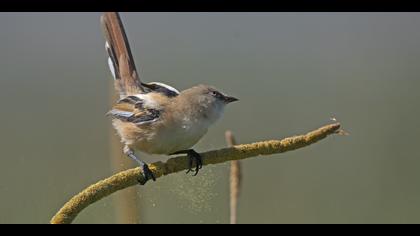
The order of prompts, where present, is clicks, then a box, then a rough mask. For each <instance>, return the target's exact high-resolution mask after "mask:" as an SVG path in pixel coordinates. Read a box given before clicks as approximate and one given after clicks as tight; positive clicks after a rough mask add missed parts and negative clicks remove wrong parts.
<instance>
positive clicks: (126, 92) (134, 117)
mask: <svg viewBox="0 0 420 236" xmlns="http://www.w3.org/2000/svg"><path fill="white" fill-rule="evenodd" d="M101 25H102V29H103V31H104V35H105V39H106V42H105V49H106V52H107V53H108V65H109V69H110V71H111V73H112V76H113V77H114V81H115V89H116V90H117V91H118V93H119V95H120V100H119V101H118V103H117V105H116V106H114V109H112V110H111V111H110V112H108V113H107V114H108V115H111V116H112V117H113V118H116V119H120V120H123V121H127V122H133V123H136V124H146V123H149V122H152V121H155V120H156V119H158V118H159V114H160V111H159V110H158V109H156V108H153V107H147V106H144V104H147V103H148V101H145V99H148V96H144V95H145V94H147V93H151V92H156V93H161V94H164V95H165V96H167V97H176V96H178V95H179V91H178V90H177V89H175V88H173V87H171V86H169V85H167V84H164V83H160V82H151V83H144V82H142V81H141V80H140V77H139V75H138V73H137V70H136V66H135V63H134V59H133V55H132V54H131V50H130V46H129V43H128V39H127V36H126V34H125V30H124V27H123V24H122V21H121V18H120V16H119V14H118V13H117V12H107V13H104V14H103V15H102V17H101ZM124 104H126V105H124Z"/></svg>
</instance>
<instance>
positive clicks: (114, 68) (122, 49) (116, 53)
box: [101, 12, 144, 98]
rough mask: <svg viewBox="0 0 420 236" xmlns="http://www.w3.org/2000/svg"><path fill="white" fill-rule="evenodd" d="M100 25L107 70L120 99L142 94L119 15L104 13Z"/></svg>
mask: <svg viewBox="0 0 420 236" xmlns="http://www.w3.org/2000/svg"><path fill="white" fill-rule="evenodd" d="M101 25H102V29H103V32H104V35H105V39H106V43H105V48H106V51H107V52H108V56H109V58H108V64H109V68H110V70H111V73H112V75H113V76H114V80H115V89H116V90H117V91H118V92H119V94H120V98H124V97H126V96H129V95H133V94H138V93H142V92H144V88H143V87H142V85H141V81H140V78H139V75H138V73H137V70H136V65H135V64H134V60H133V56H132V54H131V50H130V45H129V43H128V40H127V36H126V34H125V30H124V26H123V24H122V21H121V18H120V16H119V14H118V13H117V12H106V13H104V14H103V15H102V16H101Z"/></svg>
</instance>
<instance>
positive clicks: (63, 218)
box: [51, 123, 341, 224]
mask: <svg viewBox="0 0 420 236" xmlns="http://www.w3.org/2000/svg"><path fill="white" fill-rule="evenodd" d="M340 132H341V130H340V124H339V123H335V124H330V125H326V126H323V127H321V128H319V129H317V130H314V131H312V132H309V133H307V134H304V135H299V136H293V137H289V138H285V139H282V140H270V141H262V142H256V143H251V144H242V145H236V146H233V147H229V148H223V149H219V150H214V151H209V152H204V153H201V156H202V157H203V165H210V164H218V163H223V162H227V161H232V160H242V159H245V158H250V157H255V156H260V155H271V154H276V153H283V152H287V151H292V150H295V149H299V148H302V147H305V146H308V145H310V144H313V143H315V142H317V141H319V140H321V139H324V138H326V137H327V136H328V135H331V134H335V133H340ZM149 167H150V169H151V170H152V171H153V173H154V174H155V176H156V178H159V177H161V176H164V175H169V174H172V173H176V172H180V171H183V170H186V169H187V168H188V160H187V157H186V156H179V157H174V158H171V159H169V160H167V161H166V162H165V163H163V162H155V163H153V164H150V165H149ZM142 178H143V175H142V174H141V171H140V168H134V169H129V170H126V171H123V172H120V173H117V174H115V175H113V176H111V177H109V178H107V179H104V180H102V181H99V182H98V183H96V184H94V185H91V186H90V187H88V188H86V189H85V190H83V191H82V192H80V193H79V194H77V195H76V196H74V197H73V198H72V199H70V201H69V202H67V203H66V204H65V205H64V206H63V207H62V208H61V209H60V210H59V211H58V213H57V214H56V215H55V216H54V217H53V218H52V219H51V223H52V224H69V223H71V222H72V221H73V220H74V219H75V218H76V216H77V215H78V214H79V213H80V212H81V211H82V210H83V209H85V208H86V207H88V206H89V205H90V204H92V203H94V202H96V201H99V200H100V199H102V198H104V197H106V196H108V195H110V194H112V193H114V192H116V191H118V190H121V189H125V188H128V187H130V186H133V185H137V184H138V181H139V180H142ZM140 182H141V181H140Z"/></svg>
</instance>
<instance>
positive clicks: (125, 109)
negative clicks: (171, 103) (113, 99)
mask: <svg viewBox="0 0 420 236" xmlns="http://www.w3.org/2000/svg"><path fill="white" fill-rule="evenodd" d="M107 114H108V115H110V116H111V117H112V118H114V119H119V120H122V121H126V122H131V123H134V124H136V125H144V124H149V123H152V122H155V121H157V120H159V118H160V115H161V111H160V110H159V109H156V108H150V107H147V106H145V105H144V100H143V99H141V98H139V97H137V96H128V97H126V98H123V99H121V100H119V101H118V103H117V104H116V105H114V106H113V108H112V110H111V111H109V112H108V113H107Z"/></svg>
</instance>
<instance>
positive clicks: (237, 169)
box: [225, 130, 241, 224]
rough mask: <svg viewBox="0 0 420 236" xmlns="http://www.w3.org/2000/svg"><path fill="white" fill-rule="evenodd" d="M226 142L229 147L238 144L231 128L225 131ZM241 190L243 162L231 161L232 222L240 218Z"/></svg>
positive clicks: (234, 222)
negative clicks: (239, 200)
mask: <svg viewBox="0 0 420 236" xmlns="http://www.w3.org/2000/svg"><path fill="white" fill-rule="evenodd" d="M225 138H226V143H227V145H228V146H229V147H232V146H234V145H236V140H235V137H234V136H233V134H232V132H231V131H230V130H228V131H226V133H225ZM240 190H241V163H240V162H239V161H231V162H230V223H231V224H236V223H237V218H238V198H239V193H240Z"/></svg>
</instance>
